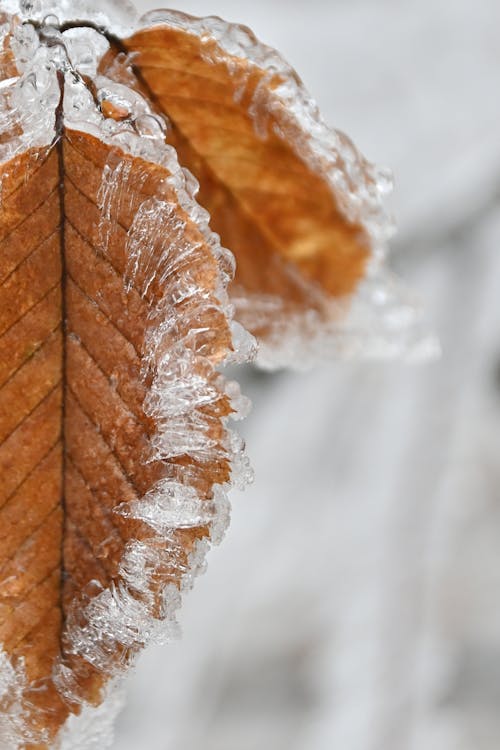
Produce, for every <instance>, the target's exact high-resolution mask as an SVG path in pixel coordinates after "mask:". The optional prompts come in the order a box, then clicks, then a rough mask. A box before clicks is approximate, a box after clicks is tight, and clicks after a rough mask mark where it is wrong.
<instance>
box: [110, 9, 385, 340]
mask: <svg viewBox="0 0 500 750" xmlns="http://www.w3.org/2000/svg"><path fill="white" fill-rule="evenodd" d="M143 23H144V28H143V29H141V30H140V31H138V32H137V33H135V34H134V35H133V36H132V37H130V38H128V39H126V40H125V41H124V43H123V45H124V47H125V48H126V49H127V50H128V51H129V52H131V53H132V58H131V59H132V61H133V67H134V69H135V71H136V72H137V73H138V75H139V76H140V78H141V80H142V82H143V85H144V86H145V87H146V90H148V92H149V93H150V95H151V96H152V98H153V99H154V101H155V103H156V105H157V107H158V108H159V109H160V110H161V111H162V112H164V113H165V114H166V115H167V116H168V118H169V120H170V121H171V123H172V128H171V129H170V130H169V133H168V138H169V141H170V142H171V143H173V144H174V145H175V147H176V149H177V151H178V153H179V156H180V159H181V162H182V163H183V164H184V165H185V166H187V167H188V168H189V169H190V171H191V172H193V174H194V175H195V176H196V177H197V179H198V180H199V182H200V194H199V200H200V202H201V203H202V205H204V206H205V207H206V208H207V209H208V211H209V212H210V215H211V224H212V227H213V228H214V229H215V230H216V231H217V232H218V233H219V234H220V236H221V239H222V243H223V244H224V245H225V246H227V247H229V248H231V250H232V251H233V253H234V254H235V257H236V261H237V264H236V277H235V281H234V285H233V289H232V294H233V297H234V299H235V302H236V303H237V305H238V313H239V315H240V318H241V319H242V322H244V324H245V325H246V326H247V327H248V328H249V330H251V331H252V333H254V334H255V335H257V336H258V337H259V338H260V339H263V340H264V341H266V340H267V341H269V340H272V339H273V337H274V339H275V340H276V336H275V335H274V333H273V332H274V331H275V330H277V331H278V332H279V333H280V334H281V333H283V324H284V319H285V318H286V317H287V316H288V317H290V316H295V319H296V318H297V316H299V317H302V318H304V316H305V318H304V319H307V316H310V313H311V312H312V311H315V312H316V313H318V316H317V318H318V320H319V319H321V318H325V319H326V318H328V317H331V315H332V311H331V300H332V299H338V298H344V297H346V296H347V295H349V294H351V293H352V292H353V291H354V290H355V288H356V286H357V284H358V283H359V281H360V279H361V278H362V277H363V275H364V273H365V269H366V264H367V260H368V258H369V256H370V254H371V252H372V249H373V245H374V240H373V237H372V236H371V234H370V231H369V228H368V219H369V217H370V214H371V213H373V212H376V211H377V210H380V206H378V205H377V201H378V196H377V191H378V188H377V186H376V185H375V180H376V174H375V173H374V172H373V168H372V167H371V165H369V164H368V163H367V162H366V161H365V160H364V159H363V158H362V157H361V156H360V155H359V154H358V153H357V151H356V150H355V148H354V147H353V146H352V144H351V143H350V142H349V140H348V139H347V138H346V137H345V136H344V135H343V134H341V133H337V132H335V131H332V130H330V129H328V128H327V127H326V126H325V124H324V123H323V121H322V120H321V118H320V115H319V113H318V112H317V110H316V109H315V105H314V103H313V102H312V101H311V100H310V99H309V97H308V95H307V93H306V91H305V89H304V88H303V86H302V84H301V82H300V79H299V78H298V77H297V75H296V73H295V72H294V71H293V70H292V69H291V68H290V67H289V66H288V65H287V64H286V63H285V61H284V60H283V59H282V58H281V57H280V56H279V55H278V53H276V52H275V51H274V50H272V49H270V48H268V47H265V46H264V45H261V44H260V43H259V42H258V41H257V39H256V38H255V37H254V36H253V34H252V33H251V32H250V31H249V30H248V29H246V28H244V27H236V26H231V25H230V24H226V23H225V22H223V21H221V20H220V19H197V18H193V17H191V16H187V15H184V14H182V13H177V12H175V11H157V12H154V13H152V14H150V15H149V16H147V17H146V18H145V19H144V22H143ZM148 24H154V25H150V26H149V27H148ZM356 203H357V204H359V210H358V211H357V213H356V211H354V212H353V207H354V206H356ZM350 214H351V215H350ZM370 218H373V216H371V217H370ZM273 299H274V300H275V301H276V302H278V304H277V305H275V306H274V307H273V306H272V305H271V306H270V307H269V305H267V307H266V305H265V304H264V307H263V311H262V312H263V315H259V306H260V305H259V303H260V302H262V301H264V303H265V301H266V300H268V301H271V300H273ZM273 310H274V313H273ZM309 334H310V332H309ZM303 335H307V334H306V332H305V331H304V332H303Z"/></svg>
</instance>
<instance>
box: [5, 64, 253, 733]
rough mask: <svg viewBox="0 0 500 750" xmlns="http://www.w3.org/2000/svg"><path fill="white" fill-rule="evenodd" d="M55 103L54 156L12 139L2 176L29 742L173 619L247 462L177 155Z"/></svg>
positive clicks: (207, 243)
mask: <svg viewBox="0 0 500 750" xmlns="http://www.w3.org/2000/svg"><path fill="white" fill-rule="evenodd" d="M68 75H71V73H70V74H68ZM57 80H58V82H59V84H60V85H61V88H62V93H63V94H64V93H65V89H66V88H68V87H71V85H72V84H71V83H68V81H69V80H71V79H68V77H66V80H64V76H61V74H58V78H57ZM75 85H76V84H75ZM78 85H79V86H80V87H81V86H82V82H81V81H80V82H79V83H78ZM78 90H80V89H78ZM16 92H17V90H16ZM17 93H18V92H17ZM17 93H16V94H15V95H17ZM13 96H14V94H13ZM62 101H63V100H62V98H61V100H60V103H59V105H58V107H57V111H56V113H55V115H56V132H55V140H54V142H53V143H52V144H49V145H48V146H46V147H41V148H31V149H30V148H27V149H26V148H23V144H22V143H21V144H20V143H19V132H22V131H23V128H24V132H25V134H26V127H27V126H26V122H25V121H24V120H22V119H21V122H22V128H20V127H18V125H19V123H15V126H14V127H11V128H10V130H9V131H7V133H6V137H7V143H8V144H10V146H11V147H12V148H15V149H17V150H18V151H20V153H19V155H17V156H14V157H13V158H11V159H9V160H8V161H6V162H5V163H4V164H3V165H2V167H1V171H0V183H1V186H2V202H1V209H0V285H1V296H0V643H1V644H3V656H4V657H6V658H8V662H9V669H10V670H11V671H12V674H13V684H12V685H11V688H10V692H8V693H6V694H5V695H4V696H3V697H2V696H0V703H1V704H2V705H1V707H2V709H3V711H4V713H5V714H6V715H7V721H8V720H9V719H8V717H9V716H10V715H12V718H11V725H12V726H11V727H10V730H9V729H8V731H10V732H11V734H10V735H8V739H9V740H10V741H11V742H12V743H15V742H21V741H22V742H24V743H26V746H29V747H37V748H38V747H40V748H42V747H49V746H51V745H52V742H53V741H54V738H55V737H56V735H57V734H58V732H59V729H60V727H61V726H62V725H63V724H64V722H65V720H66V718H67V716H68V715H69V714H70V713H75V712H76V713H78V711H79V710H80V709H79V706H80V704H81V703H82V702H90V703H92V704H97V703H99V702H100V701H101V700H102V697H103V686H104V685H105V683H106V682H107V681H108V680H109V679H111V678H112V677H114V676H115V675H117V674H118V673H119V672H120V671H121V670H122V668H123V666H124V665H126V664H127V663H128V662H129V661H130V659H131V658H132V657H133V656H134V654H135V653H136V652H137V650H138V649H139V648H140V647H141V646H142V645H143V644H144V642H146V641H147V640H148V639H149V638H150V637H152V636H153V635H154V632H153V631H154V630H155V628H156V629H158V628H159V627H160V623H161V621H162V620H163V619H165V618H167V619H169V618H170V619H171V618H172V612H170V611H168V608H170V609H171V608H172V606H173V604H174V603H175V601H176V596H177V595H176V594H175V593H173V592H174V591H176V590H177V589H179V588H180V587H181V584H183V581H184V584H183V585H185V583H186V576H188V579H187V580H189V576H190V575H191V574H190V572H189V571H190V568H191V567H192V566H193V565H195V560H196V559H197V558H198V557H199V556H200V554H201V553H202V551H203V548H204V546H203V545H204V544H205V542H204V541H203V540H205V539H208V538H209V537H210V535H212V536H213V535H214V534H215V535H217V534H218V533H219V531H220V530H218V529H217V527H218V526H220V524H221V523H223V522H224V512H225V510H224V507H225V506H224V503H223V501H222V499H220V493H219V492H218V490H216V489H215V487H216V485H217V486H224V485H227V484H228V483H229V481H230V479H231V459H232V455H233V451H234V450H239V447H236V448H234V446H233V445H232V443H231V438H230V435H229V433H228V431H227V428H226V426H225V423H226V420H227V417H228V416H229V415H230V414H231V413H233V411H234V408H233V406H232V405H231V395H232V394H233V389H232V390H231V393H230V391H229V390H228V388H227V386H226V383H225V381H224V379H223V378H222V376H221V375H219V374H218V372H217V370H216V367H217V366H218V365H219V364H221V363H222V362H223V361H224V360H225V359H226V358H227V357H228V356H229V355H230V354H231V351H232V349H233V346H232V334H231V330H230V320H229V318H228V314H227V309H226V308H225V307H224V304H225V303H224V284H225V283H227V281H226V282H225V281H224V277H223V273H222V270H221V267H220V262H221V259H222V258H223V257H224V256H223V253H222V251H221V250H220V249H218V247H217V244H216V240H215V237H214V236H213V235H211V234H210V232H209V231H208V228H207V227H206V226H205V224H204V221H205V218H204V216H203V215H198V214H197V211H198V209H196V206H195V204H194V202H193V200H192V198H191V197H190V195H189V194H188V192H187V190H186V189H187V186H186V184H185V181H184V176H183V174H182V172H181V171H180V169H179V167H178V165H177V162H176V160H175V157H174V156H173V154H172V153H171V151H168V150H167V151H166V152H165V153H166V162H168V166H166V164H158V163H154V161H148V160H145V159H144V158H141V157H140V156H137V155H134V154H133V153H130V152H128V151H127V149H126V148H125V147H120V145H119V144H120V137H121V136H120V133H118V135H117V144H118V145H112V143H111V141H112V140H113V138H109V139H108V140H109V141H110V142H108V143H107V142H105V141H104V140H103V139H101V138H99V137H96V135H93V134H91V132H84V131H79V130H77V129H75V128H72V127H70V126H68V124H67V122H66V120H65V116H64V115H63V111H62ZM34 106H35V105H34ZM106 115H107V116H108V117H111V118H112V119H113V120H117V121H119V120H120V119H121V118H120V117H118V118H115V117H113V115H114V111H112V110H110V108H109V107H107V108H103V114H102V115H101V114H99V113H98V112H97V111H95V112H94V113H92V112H91V113H90V114H88V115H87V116H88V117H89V119H91V117H97V118H98V119H99V118H100V119H99V122H100V123H101V124H105V116H106ZM11 125H12V123H11ZM117 127H118V126H117ZM127 127H128V131H127V138H128V139H129V140H128V141H125V142H126V143H129V142H130V143H135V144H136V145H137V144H139V145H138V150H143V146H142V145H141V139H140V137H138V136H137V135H136V134H135V133H134V128H133V127H132V126H131V125H130V124H129V125H128V126H127ZM88 130H89V131H92V127H90V126H89V128H88ZM94 130H96V128H94ZM27 135H28V136H29V133H28V134H27ZM9 138H10V140H9ZM103 138H104V136H103ZM28 140H29V138H28ZM144 148H145V147H144ZM146 150H147V149H146ZM169 167H170V169H169ZM218 256H219V257H218ZM139 501H140V502H139ZM165 592H166V594H165ZM4 666H5V665H4ZM22 680H23V681H24V688H23V689H22V691H21V695H20V697H19V701H18V702H19V704H20V706H21V709H22V711H23V712H22V718H19V716H18V715H17V714H16V712H17V711H18V709H19V706H18V705H17V703H16V701H15V700H14V698H15V697H16V694H15V686H16V685H17V687H19V685H20V684H21V681H22ZM11 704H12V705H11ZM14 704H15V705H14ZM23 722H26V723H25V725H24V724H23ZM0 729H1V727H0ZM10 746H12V747H17V744H12V745H9V747H10ZM23 746H24V744H23Z"/></svg>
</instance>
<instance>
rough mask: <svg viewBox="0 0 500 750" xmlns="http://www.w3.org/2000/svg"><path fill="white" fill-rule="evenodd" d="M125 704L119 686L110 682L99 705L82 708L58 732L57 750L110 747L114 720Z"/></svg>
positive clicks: (88, 749)
mask: <svg viewBox="0 0 500 750" xmlns="http://www.w3.org/2000/svg"><path fill="white" fill-rule="evenodd" d="M124 704H125V694H124V691H123V688H122V686H121V683H119V682H118V683H116V684H115V683H111V685H109V686H108V688H107V689H106V696H105V698H104V700H103V702H102V703H101V705H99V706H88V705H84V706H83V707H82V710H81V713H80V714H78V715H71V716H70V717H69V718H68V721H67V722H66V726H65V727H64V729H63V730H62V732H61V736H60V739H59V742H58V747H57V750H106V748H110V747H111V746H112V745H113V741H114V723H115V719H116V717H117V716H118V714H119V713H120V711H121V710H122V708H123V706H124Z"/></svg>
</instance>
